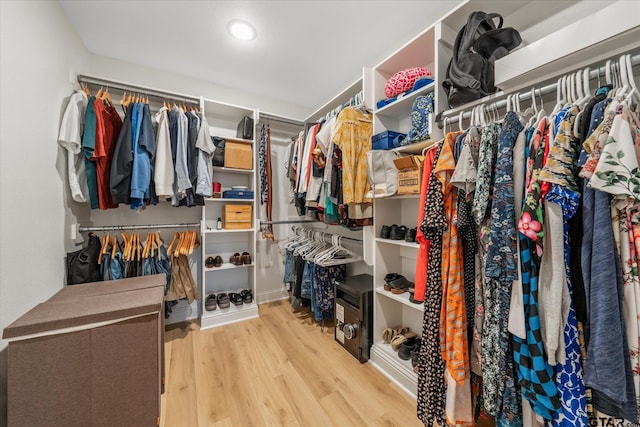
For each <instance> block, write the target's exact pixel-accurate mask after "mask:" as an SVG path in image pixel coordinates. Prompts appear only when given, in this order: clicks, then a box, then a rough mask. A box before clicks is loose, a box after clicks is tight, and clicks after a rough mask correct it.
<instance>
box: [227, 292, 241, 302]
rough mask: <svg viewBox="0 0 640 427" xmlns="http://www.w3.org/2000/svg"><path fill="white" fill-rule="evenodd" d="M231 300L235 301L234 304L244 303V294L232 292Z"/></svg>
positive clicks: (230, 294)
mask: <svg viewBox="0 0 640 427" xmlns="http://www.w3.org/2000/svg"><path fill="white" fill-rule="evenodd" d="M229 300H230V301H231V302H232V303H233V305H242V296H241V295H240V294H239V293H237V292H230V293H229Z"/></svg>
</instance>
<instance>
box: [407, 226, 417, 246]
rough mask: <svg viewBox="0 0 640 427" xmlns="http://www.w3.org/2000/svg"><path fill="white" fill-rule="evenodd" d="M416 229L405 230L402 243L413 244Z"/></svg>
mask: <svg viewBox="0 0 640 427" xmlns="http://www.w3.org/2000/svg"><path fill="white" fill-rule="evenodd" d="M417 231H418V230H417V229H416V228H410V229H408V230H407V235H406V236H404V241H405V242H409V243H415V242H416V233H417Z"/></svg>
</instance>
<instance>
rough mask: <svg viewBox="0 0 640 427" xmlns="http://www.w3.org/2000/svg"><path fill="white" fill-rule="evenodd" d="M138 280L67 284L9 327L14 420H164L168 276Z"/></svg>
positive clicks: (105, 423)
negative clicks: (163, 337) (163, 333)
mask: <svg viewBox="0 0 640 427" xmlns="http://www.w3.org/2000/svg"><path fill="white" fill-rule="evenodd" d="M136 279H143V280H135V279H125V280H122V281H113V282H106V283H105V282H100V283H95V284H86V285H74V286H69V287H66V288H64V289H63V290H61V291H60V292H58V293H57V294H56V295H55V296H54V297H52V298H51V299H49V300H48V301H46V302H44V303H42V304H39V305H37V306H36V307H35V308H33V309H32V310H30V311H29V312H27V313H25V314H24V315H23V316H22V317H20V318H19V319H17V320H16V321H15V322H13V323H12V324H11V325H9V326H7V327H6V328H5V329H4V333H3V338H4V339H7V340H8V341H9V347H8V381H7V385H8V393H7V394H8V405H7V406H8V407H7V420H8V425H15V426H21V425H25V426H26V425H28V426H32V425H37V426H60V425H64V426H88V425H91V426H114V425H118V426H127V425H131V426H133V425H136V426H155V425H157V423H158V420H159V416H160V389H161V366H160V364H161V363H162V358H161V349H162V347H163V346H164V343H163V342H162V341H161V338H160V336H159V335H160V334H159V332H160V328H162V329H163V328H164V318H163V306H164V282H165V280H166V278H165V277H164V275H156V276H148V277H144V278H136ZM110 287H111V288H110ZM132 396H133V398H132Z"/></svg>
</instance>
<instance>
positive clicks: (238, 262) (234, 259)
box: [229, 252, 242, 265]
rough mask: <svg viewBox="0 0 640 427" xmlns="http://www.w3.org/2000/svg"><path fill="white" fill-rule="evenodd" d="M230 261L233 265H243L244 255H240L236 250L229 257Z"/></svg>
mask: <svg viewBox="0 0 640 427" xmlns="http://www.w3.org/2000/svg"><path fill="white" fill-rule="evenodd" d="M229 262H230V263H231V264H233V265H242V257H240V254H239V253H238V252H236V253H235V254H233V255H231V257H230V258H229Z"/></svg>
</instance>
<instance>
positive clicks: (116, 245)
mask: <svg viewBox="0 0 640 427" xmlns="http://www.w3.org/2000/svg"><path fill="white" fill-rule="evenodd" d="M119 248H120V242H119V241H118V235H117V234H115V233H114V234H113V237H112V238H111V259H115V258H116V252H117V250H118V249H119Z"/></svg>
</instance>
